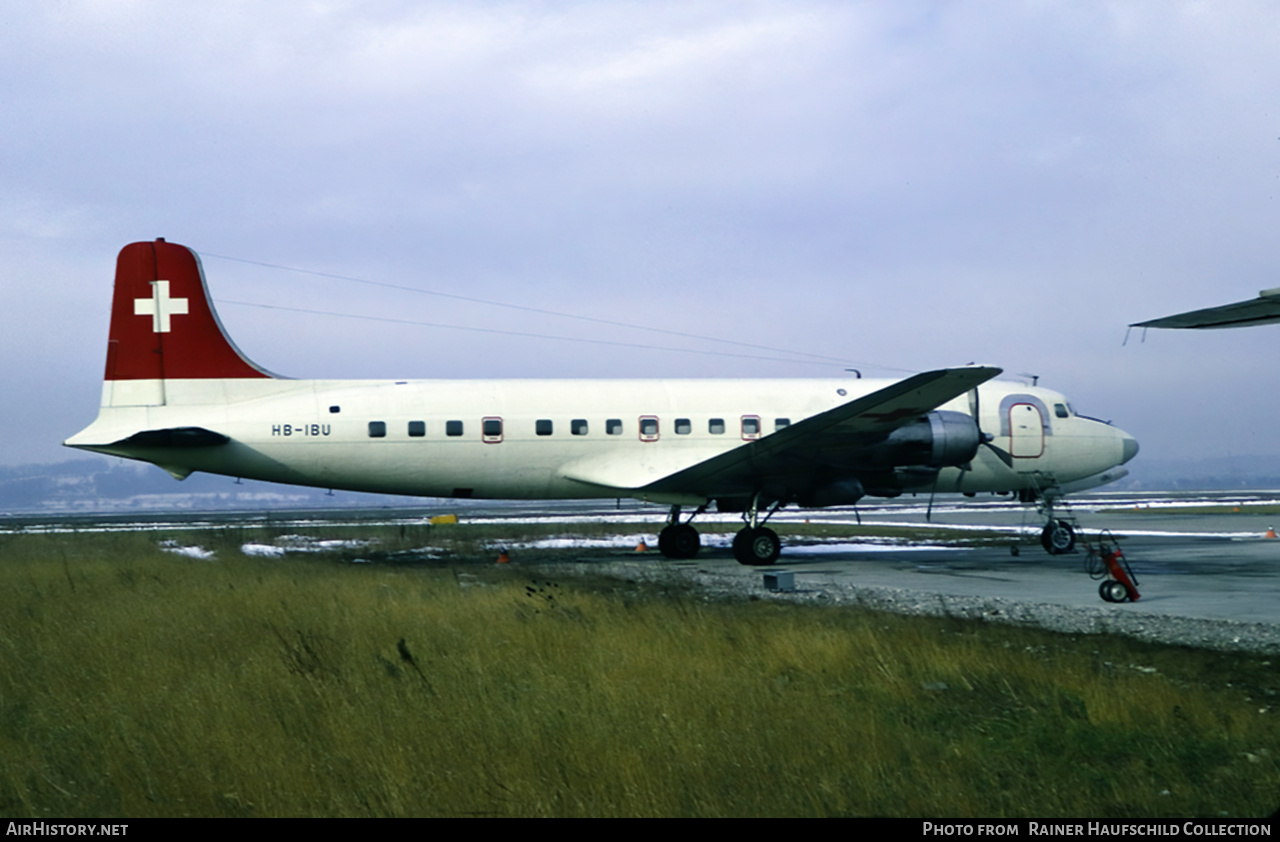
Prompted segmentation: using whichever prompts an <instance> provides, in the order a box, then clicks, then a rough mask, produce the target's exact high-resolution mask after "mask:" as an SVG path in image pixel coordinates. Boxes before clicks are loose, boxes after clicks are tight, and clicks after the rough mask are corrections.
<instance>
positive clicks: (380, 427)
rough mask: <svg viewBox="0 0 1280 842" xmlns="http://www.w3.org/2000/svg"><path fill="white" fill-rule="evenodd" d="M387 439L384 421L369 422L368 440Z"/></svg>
mask: <svg viewBox="0 0 1280 842" xmlns="http://www.w3.org/2000/svg"><path fill="white" fill-rule="evenodd" d="M386 437H387V422H386V421H370V422H369V438H371V439H384V438H386Z"/></svg>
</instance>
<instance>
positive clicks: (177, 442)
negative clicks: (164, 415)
mask: <svg viewBox="0 0 1280 842" xmlns="http://www.w3.org/2000/svg"><path fill="white" fill-rule="evenodd" d="M229 441H231V439H230V438H228V437H227V436H224V435H223V434H222V433H215V432H214V431H213V430H206V429H205V428H204V427H170V428H168V429H165V430H143V431H142V432H140V433H134V434H133V435H131V436H129V437H128V438H127V439H121V440H120V441H118V442H115V443H114V444H115V446H118V447H216V446H217V445H220V444H226V443H227V442H229Z"/></svg>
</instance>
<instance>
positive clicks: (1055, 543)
mask: <svg viewBox="0 0 1280 842" xmlns="http://www.w3.org/2000/svg"><path fill="white" fill-rule="evenodd" d="M1040 543H1041V545H1042V546H1043V547H1044V550H1045V552H1047V553H1048V554H1049V555H1062V554H1063V553H1069V552H1071V551H1072V550H1074V549H1075V548H1076V531H1075V530H1074V529H1072V528H1071V524H1069V523H1067V522H1066V521H1061V520H1051V521H1049V523H1048V524H1046V525H1045V528H1044V531H1043V532H1041V533H1040Z"/></svg>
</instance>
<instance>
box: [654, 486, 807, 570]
mask: <svg viewBox="0 0 1280 842" xmlns="http://www.w3.org/2000/svg"><path fill="white" fill-rule="evenodd" d="M782 506H783V503H782V501H778V502H777V503H774V505H773V507H772V508H770V509H769V511H768V513H767V514H766V515H765V516H764V517H763V518H761V517H760V496H759V495H758V494H757V495H756V497H755V498H754V499H753V500H752V501H751V506H750V507H749V508H748V509H747V510H746V511H745V512H743V514H742V519H743V521H744V522H745V523H746V525H745V526H743V527H742V529H739V530H738V532H737V534H736V535H734V536H733V557H734V558H736V559H737V560H738V562H739V563H740V564H749V565H753V566H761V565H766V564H773V563H774V562H775V561H777V560H778V555H779V554H781V552H782V541H781V540H780V539H779V538H778V533H776V532H774V531H773V530H772V529H770V528H769V527H767V526H765V523H766V522H767V521H768V520H769V518H771V517H773V514H774V512H776V511H778V509H781V508H782ZM706 510H707V506H706V504H704V505H701V506H699V507H698V508H697V510H696V511H694V513H693V514H691V515H690V516H689V519H688V520H686V521H684V522H683V523H681V522H680V507H679V506H672V507H671V512H670V514H668V515H667V525H666V526H664V527H663V528H662V531H661V532H659V533H658V550H659V551H660V552H661V553H662V554H663V555H664V556H666V557H667V558H674V559H690V558H693V557H694V556H696V555H697V554H698V551H699V550H701V549H702V538H701V537H700V536H699V535H698V530H697V529H694V528H693V525H692V523H691V521H692V520H693V519H694V518H695V517H697V516H698V515H700V514H702V513H703V512H705V511H706Z"/></svg>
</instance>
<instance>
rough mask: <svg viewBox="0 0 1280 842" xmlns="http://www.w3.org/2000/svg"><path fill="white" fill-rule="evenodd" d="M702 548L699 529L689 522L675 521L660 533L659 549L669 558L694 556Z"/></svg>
mask: <svg viewBox="0 0 1280 842" xmlns="http://www.w3.org/2000/svg"><path fill="white" fill-rule="evenodd" d="M700 549H702V538H701V536H699V535H698V530H696V529H694V528H693V527H692V526H690V525H689V524H687V523H673V524H670V525H669V526H666V527H664V528H663V530H662V531H661V532H659V533H658V550H659V551H660V552H661V553H662V554H663V555H664V556H666V557H667V558H693V557H694V556H696V555H697V554H698V550H700Z"/></svg>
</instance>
